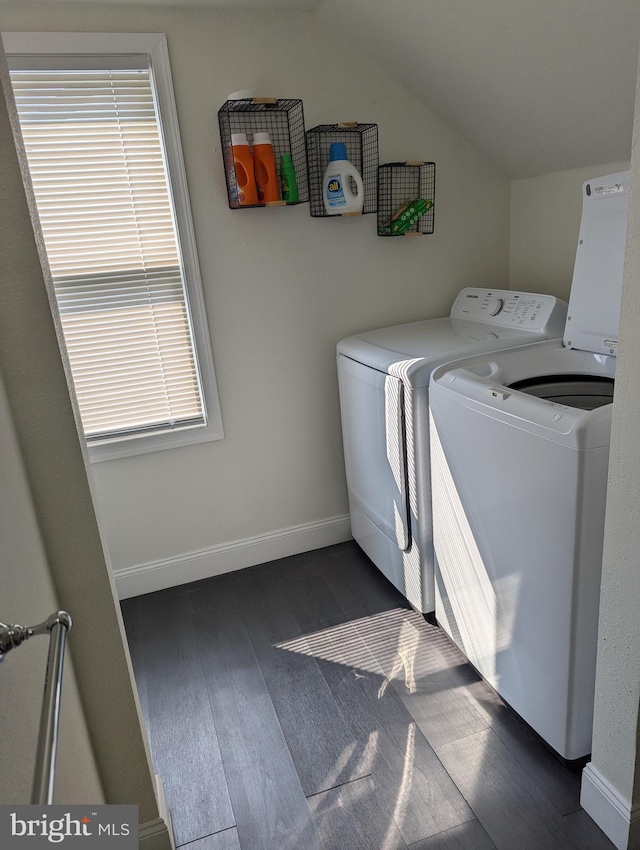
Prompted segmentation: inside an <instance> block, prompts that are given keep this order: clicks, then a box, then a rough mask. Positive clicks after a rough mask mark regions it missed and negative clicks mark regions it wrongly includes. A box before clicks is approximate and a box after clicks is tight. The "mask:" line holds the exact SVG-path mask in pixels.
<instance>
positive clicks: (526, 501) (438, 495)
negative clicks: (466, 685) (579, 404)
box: [431, 387, 608, 759]
mask: <svg viewBox="0 0 640 850" xmlns="http://www.w3.org/2000/svg"><path fill="white" fill-rule="evenodd" d="M458 400H459V399H456V398H455V397H454V396H453V395H451V394H447V393H444V392H443V393H439V392H438V388H437V387H436V388H432V391H431V412H432V417H433V420H432V429H431V473H432V487H433V527H434V545H435V553H436V561H437V565H438V568H437V573H436V618H437V620H438V622H439V623H440V625H441V626H442V627H443V628H444V629H445V630H446V631H447V632H448V634H449V635H450V636H451V637H452V639H453V640H454V641H455V642H456V643H457V644H458V646H459V647H460V648H461V650H462V651H463V652H464V654H465V655H466V656H467V658H469V660H470V661H471V663H472V664H473V665H474V666H475V667H477V669H478V670H479V671H480V673H481V674H482V675H483V676H484V678H485V679H486V680H487V681H488V682H489V683H490V684H491V685H493V687H495V688H496V690H497V691H498V692H499V693H500V694H501V696H502V697H503V698H504V699H505V700H506V702H507V703H509V705H511V706H512V707H513V708H514V709H515V711H517V712H518V714H520V716H521V717H523V719H524V720H525V721H526V722H527V723H529V724H530V725H531V726H532V727H533V728H534V729H535V730H536V731H537V732H538V733H539V734H540V735H541V736H542V737H543V738H544V739H545V740H546V741H547V742H548V743H550V744H551V746H552V747H554V749H556V750H557V751H558V752H559V753H560V754H561V755H563V756H564V757H565V758H567V759H574V758H579V757H581V756H584V755H586V754H587V753H588V752H589V751H590V745H591V725H592V712H593V683H594V677H595V657H596V636H597V629H594V628H593V627H591V628H589V624H591V626H592V625H593V623H594V622H596V623H597V610H598V598H599V594H598V590H599V578H600V562H601V556H602V537H603V525H604V498H605V492H606V476H607V459H608V447H602V448H598V449H593V450H590V451H577V450H575V449H573V448H571V447H567V446H564V445H561V444H557V443H550V442H547V441H544V440H540V439H539V438H537V436H536V435H535V434H531V433H527V432H526V431H523V430H522V429H520V428H517V427H514V426H513V425H511V424H509V423H506V422H497V421H495V420H493V419H491V418H490V417H487V416H485V415H484V414H482V413H481V412H479V411H477V410H473V409H470V408H465V406H464V405H460V404H459V403H457V401H458ZM470 435H473V438H472V439H471V438H470ZM514 469H515V470H517V474H516V475H514ZM585 478H586V479H588V481H589V484H590V491H589V492H590V494H591V495H590V496H589V498H587V499H584V500H583V499H578V500H577V499H576V498H575V496H576V492H575V482H577V481H580V480H584V479H585ZM525 482H526V486H525ZM540 505H544V511H543V512H541V511H540V509H539V508H540ZM576 541H580V543H581V544H582V545H580V546H576ZM576 588H578V589H579V590H578V597H579V603H580V604H578V605H576V604H575V603H574V594H575V592H576ZM594 618H595V620H594ZM589 695H590V696H591V698H590V699H589Z"/></svg>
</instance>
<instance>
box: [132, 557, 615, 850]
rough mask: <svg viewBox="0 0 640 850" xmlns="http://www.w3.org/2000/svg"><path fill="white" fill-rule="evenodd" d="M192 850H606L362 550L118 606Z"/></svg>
mask: <svg viewBox="0 0 640 850" xmlns="http://www.w3.org/2000/svg"><path fill="white" fill-rule="evenodd" d="M122 609H123V612H124V616H125V624H126V628H127V635H128V638H129V643H130V647H131V654H132V657H133V664H134V669H135V675H136V680H137V682H138V688H139V692H140V700H141V703H142V709H143V713H144V717H145V722H146V725H147V729H148V733H149V740H150V745H151V750H152V756H153V761H154V766H155V770H156V772H157V773H158V774H159V775H160V776H161V777H162V780H163V783H164V787H165V793H166V797H167V801H168V804H169V807H170V809H171V813H172V817H173V826H174V831H175V836H176V842H177V844H178V846H180V847H184V848H185V850H400V848H403V850H406V848H410V849H411V850H556V848H557V850H611V848H613V845H612V844H611V843H610V842H609V841H608V839H607V838H606V837H605V836H604V835H603V833H602V832H601V831H600V830H599V829H598V827H596V825H595V824H594V823H593V821H591V820H590V818H588V817H587V815H586V814H585V813H584V812H583V811H582V810H581V809H580V804H579V795H580V775H579V773H578V772H573V771H571V770H569V769H568V768H567V767H565V766H564V765H563V764H562V763H561V762H560V761H559V760H558V759H556V758H555V757H554V756H553V755H552V754H551V753H550V752H549V751H548V750H547V749H546V747H545V746H544V745H543V744H542V743H541V742H540V741H539V739H538V738H537V737H536V736H535V735H534V734H533V733H532V732H531V731H530V730H529V729H528V727H527V726H526V725H525V724H523V723H522V722H521V721H520V720H519V719H518V718H517V717H516V716H515V715H514V714H513V713H512V712H511V711H510V710H509V709H507V708H506V707H505V706H504V705H503V703H502V702H501V701H500V699H499V698H498V697H497V696H496V694H495V692H494V691H492V690H491V688H489V687H488V686H487V685H485V683H484V682H482V680H481V679H479V677H478V676H477V674H476V673H475V672H474V670H473V669H472V668H471V667H470V666H469V665H468V664H467V663H466V660H465V658H464V657H463V656H462V655H461V654H460V652H459V651H458V650H457V648H456V647H455V646H454V645H453V644H452V643H451V641H450V640H449V639H448V638H447V636H446V635H445V634H444V633H443V632H442V631H441V630H440V629H438V628H437V627H435V626H431V625H429V624H428V623H427V622H426V621H425V619H424V618H423V617H422V616H421V615H419V614H417V613H416V612H415V611H413V610H412V609H411V608H410V607H409V606H408V604H407V602H406V601H405V600H404V599H403V598H402V596H400V594H398V593H397V591H396V590H395V589H394V588H393V587H392V586H391V585H390V584H389V583H388V582H387V581H386V580H385V579H384V578H383V577H382V576H381V574H380V573H379V572H378V571H377V570H376V569H375V567H373V565H372V564H371V563H370V562H369V560H368V559H367V558H366V557H365V556H364V555H363V554H362V552H361V551H360V550H359V548H358V547H357V546H356V544H355V543H345V544H342V545H339V546H332V547H329V548H327V549H320V550H318V551H315V552H309V553H307V554H305V555H299V556H295V557H292V558H286V559H284V560H281V561H274V562H272V563H269V564H264V565H262V566H260V567H253V568H251V569H248V570H242V571H239V572H235V573H229V574H227V575H224V576H218V577H216V578H213V579H207V580H205V581H201V582H195V583H193V584H190V585H183V586H181V587H177V588H173V589H170V590H165V591H161V592H159V593H153V594H149V595H148V596H141V597H137V598H135V599H129V600H126V601H124V602H123V603H122Z"/></svg>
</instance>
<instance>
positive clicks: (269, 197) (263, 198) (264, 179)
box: [253, 133, 280, 204]
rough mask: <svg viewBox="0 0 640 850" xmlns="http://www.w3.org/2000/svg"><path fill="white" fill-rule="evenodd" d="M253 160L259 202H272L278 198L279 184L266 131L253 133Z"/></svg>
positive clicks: (274, 160)
mask: <svg viewBox="0 0 640 850" xmlns="http://www.w3.org/2000/svg"><path fill="white" fill-rule="evenodd" d="M253 162H254V165H255V169H256V181H257V183H258V197H259V198H260V202H261V203H265V204H268V203H273V202H274V201H279V200H280V184H279V181H278V170H277V168H276V158H275V155H274V153H273V145H272V144H271V139H270V137H269V134H268V133H254V134H253Z"/></svg>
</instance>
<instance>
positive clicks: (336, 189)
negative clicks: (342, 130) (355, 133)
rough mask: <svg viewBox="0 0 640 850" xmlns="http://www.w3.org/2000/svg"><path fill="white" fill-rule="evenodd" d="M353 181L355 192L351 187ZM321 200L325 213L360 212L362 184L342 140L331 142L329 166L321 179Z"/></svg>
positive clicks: (362, 201) (362, 199) (362, 198)
mask: <svg viewBox="0 0 640 850" xmlns="http://www.w3.org/2000/svg"><path fill="white" fill-rule="evenodd" d="M351 180H353V182H354V183H355V187H356V191H355V193H354V192H353V191H352V189H351ZM322 200H323V201H324V208H325V210H326V211H327V215H344V214H345V213H361V212H362V208H363V206H364V186H363V184H362V177H361V176H360V172H359V171H358V169H357V168H356V167H355V165H353V164H352V163H350V162H349V160H348V159H347V147H346V145H345V144H344V142H332V143H331V148H330V149H329V166H328V168H327V170H326V171H325V173H324V178H323V181H322Z"/></svg>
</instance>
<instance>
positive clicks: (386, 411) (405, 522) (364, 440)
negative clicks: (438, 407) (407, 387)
mask: <svg viewBox="0 0 640 850" xmlns="http://www.w3.org/2000/svg"><path fill="white" fill-rule="evenodd" d="M338 380H339V385H340V409H341V414H342V435H343V441H344V454H345V467H346V471H347V484H348V487H349V503H350V507H351V513H352V514H354V513H357V512H362V513H363V514H365V516H367V517H368V518H369V519H370V520H371V522H373V523H374V524H375V525H376V526H377V527H378V528H379V529H380V531H382V532H383V534H385V535H386V536H387V537H388V538H389V540H391V541H392V542H393V543H395V544H396V545H397V546H398V547H399V548H400V549H402V550H407V549H408V548H409V545H410V543H411V538H410V532H409V515H408V508H407V505H408V497H407V450H406V437H405V427H404V387H403V384H402V381H400V380H399V379H398V378H395V377H393V376H392V375H387V374H385V373H384V372H378V371H377V370H376V369H372V368H370V367H369V366H364V365H363V364H362V363H358V362H356V361H355V360H351V358H349V357H345V356H344V355H340V356H339V357H338Z"/></svg>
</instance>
